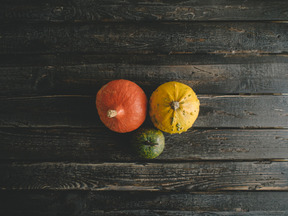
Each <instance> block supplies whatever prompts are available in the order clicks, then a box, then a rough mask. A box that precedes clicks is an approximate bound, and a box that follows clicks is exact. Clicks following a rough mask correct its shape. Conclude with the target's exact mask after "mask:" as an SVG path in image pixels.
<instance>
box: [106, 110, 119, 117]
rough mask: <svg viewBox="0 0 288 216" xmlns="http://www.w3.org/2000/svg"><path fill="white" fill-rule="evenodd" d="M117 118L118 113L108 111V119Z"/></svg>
mask: <svg viewBox="0 0 288 216" xmlns="http://www.w3.org/2000/svg"><path fill="white" fill-rule="evenodd" d="M115 116H117V111H116V110H108V112H107V117H108V118H113V117H115Z"/></svg>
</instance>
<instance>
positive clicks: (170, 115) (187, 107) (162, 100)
mask: <svg viewBox="0 0 288 216" xmlns="http://www.w3.org/2000/svg"><path fill="white" fill-rule="evenodd" d="M177 102H178V103H177ZM173 104H174V106H173ZM175 105H177V106H178V108H176V109H174V108H175ZM177 106H176V107H177ZM199 106H200V102H199V100H198V98H197V96H196V94H195V92H194V91H193V90H192V89H191V88H190V87H189V86H187V85H185V84H183V83H179V82H174V81H173V82H167V83H164V84H162V85H161V86H159V87H158V88H157V89H156V90H155V91H154V92H153V93H152V95H151V97H150V110H149V114H150V117H151V120H152V122H153V124H154V126H155V127H156V128H158V129H160V130H162V131H164V132H167V133H170V134H173V133H182V132H185V131H187V130H188V129H189V128H190V127H192V125H193V123H194V122H195V120H196V119H197V117H198V114H199ZM173 107H174V108H173Z"/></svg>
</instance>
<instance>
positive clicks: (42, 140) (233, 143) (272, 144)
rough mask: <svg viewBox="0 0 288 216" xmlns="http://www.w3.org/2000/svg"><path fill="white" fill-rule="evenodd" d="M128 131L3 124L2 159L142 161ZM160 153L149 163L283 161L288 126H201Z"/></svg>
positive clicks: (0, 131)
mask: <svg viewBox="0 0 288 216" xmlns="http://www.w3.org/2000/svg"><path fill="white" fill-rule="evenodd" d="M130 137H131V134H115V133H113V132H111V131H109V130H108V129H106V128H96V129H79V128H77V129H71V128H70V129H66V128H63V129H61V128H60V129H56V128H54V129H53V128H52V129H49V128H38V129H31V128H28V129H26V128H1V129H0V140H1V143H0V158H1V160H5V161H69V162H90V163H91V162H94V163H95V162H107V161H110V162H112V161H118V162H119V161H122V162H128V161H130V162H133V161H141V160H140V159H139V158H137V156H136V155H135V153H134V152H133V150H132V148H131V143H130ZM165 139H166V142H165V149H164V152H163V153H162V154H161V155H160V156H159V157H158V158H156V159H154V160H153V161H167V162H169V161H180V160H182V161H183V160H184V161H194V160H255V159H258V160H264V159H265V160H267V159H268V160H271V159H287V158H288V155H287V152H288V145H287V140H288V131H287V130H240V129H237V130H231V129H226V130H221V129H218V130H204V129H203V130H201V129H198V130H196V129H192V130H189V131H188V132H186V133H183V134H181V135H178V134H177V135H168V134H165Z"/></svg>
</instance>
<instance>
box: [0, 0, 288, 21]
mask: <svg viewBox="0 0 288 216" xmlns="http://www.w3.org/2000/svg"><path fill="white" fill-rule="evenodd" d="M2 2H3V3H2V7H1V9H0V20H1V21H11V20H14V21H18V22H22V21H26V22H27V21H29V22H37V21H38V22H39V21H40V22H42V21H48V22H64V21H70V22H81V21H82V22H85V21H105V22H107V21H118V22H119V21H127V20H129V21H139V20H145V21H153V20H161V21H178V20H182V21H194V20H195V21H203V20H204V21H205V20H241V21H242V20H287V18H288V15H287V14H288V12H287V7H288V4H287V2H286V1H280V0H276V1H273V2H271V1H268V0H262V1H261V0H256V1H255V0H254V1H241V2H239V1H236V0H233V1H231V0H230V1H228V0H221V1H217V2H213V4H212V3H211V1H209V0H189V1H183V0H177V1H167V0H166V1H157V2H155V1H149V0H143V1H138V0H129V1H120V0H109V1H107V0H106V1H103V0H84V1H83V0H72V1H68V0H58V1H54V0H46V1H34V0H28V1H25V2H24V1H21V0H14V1H9V0H4V1H3V0H2Z"/></svg>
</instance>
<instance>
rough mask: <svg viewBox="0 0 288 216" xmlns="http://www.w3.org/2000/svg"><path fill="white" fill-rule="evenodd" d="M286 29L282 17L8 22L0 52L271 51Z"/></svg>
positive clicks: (282, 44)
mask: <svg viewBox="0 0 288 216" xmlns="http://www.w3.org/2000/svg"><path fill="white" fill-rule="evenodd" d="M12 26H13V27H12ZM287 31H288V25H287V23H285V22H261V23H259V22H219V23H218V22H217V23H214V22H193V23H187V22H184V23H183V22H165V23H157V22H143V23H135V22H131V23H97V24H93V23H88V24H82V23H74V24H67V23H63V24H57V23H56V24H55V23H54V24H53V23H51V24H46V25H43V24H42V23H39V24H21V23H15V24H11V23H8V24H3V25H2V27H1V29H0V36H1V38H0V40H1V43H0V54H13V53H14V54H40V53H41V54H52V53H67V52H71V53H90V54H91V53H93V54H102V55H106V54H193V53H212V54H239V53H240V54H243V53H244V54H261V53H274V54H275V53H283V52H284V53H285V52H288V43H287V41H288V35H287V34H286V32H287Z"/></svg>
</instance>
